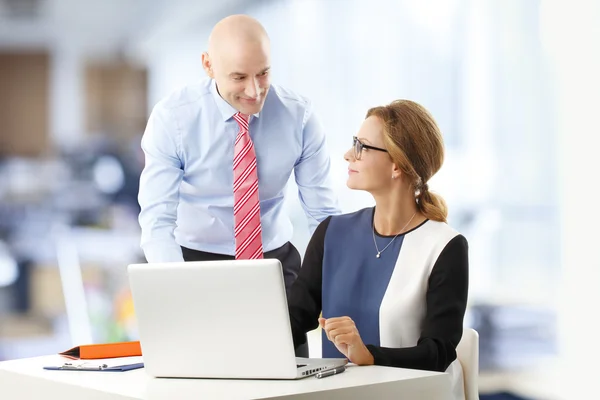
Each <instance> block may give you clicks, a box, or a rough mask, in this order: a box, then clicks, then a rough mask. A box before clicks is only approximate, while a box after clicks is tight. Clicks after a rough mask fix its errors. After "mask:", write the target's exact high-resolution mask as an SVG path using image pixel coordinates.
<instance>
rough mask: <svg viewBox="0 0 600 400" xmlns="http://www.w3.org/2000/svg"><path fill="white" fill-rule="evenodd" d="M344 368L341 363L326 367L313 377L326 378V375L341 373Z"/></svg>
mask: <svg viewBox="0 0 600 400" xmlns="http://www.w3.org/2000/svg"><path fill="white" fill-rule="evenodd" d="M345 370H346V366H345V365H342V366H341V367H337V368H332V369H326V370H325V371H321V372H319V373H318V374H316V375H315V377H316V378H317V379H321V378H326V377H328V376H332V375H337V374H341V373H342V372H344V371H345Z"/></svg>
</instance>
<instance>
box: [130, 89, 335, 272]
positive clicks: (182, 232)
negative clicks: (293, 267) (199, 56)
mask: <svg viewBox="0 0 600 400" xmlns="http://www.w3.org/2000/svg"><path fill="white" fill-rule="evenodd" d="M236 112H237V110H235V109H234V108H233V107H232V106H231V105H229V103H227V102H226V101H225V100H223V99H222V98H221V96H220V95H219V93H218V92H217V90H216V85H215V82H214V80H212V79H205V80H203V81H201V82H199V83H197V84H193V85H189V86H186V87H184V88H182V89H180V90H177V91H175V92H174V93H172V94H171V95H169V96H168V97H167V98H165V99H163V100H161V101H160V102H159V103H158V104H156V106H155V107H154V109H153V110H152V113H151V115H150V118H149V121H148V125H147V127H146V131H145V132H144V136H143V138H142V149H143V150H144V153H145V157H146V164H145V167H144V169H143V171H142V174H141V178H140V191H139V197H138V199H139V203H140V206H141V212H140V215H139V222H140V225H141V228H142V238H141V246H142V249H143V250H144V254H145V255H146V259H147V260H148V262H169V261H183V256H182V252H181V247H180V246H184V247H187V248H190V249H195V250H200V251H206V252H211V253H218V254H227V255H233V254H235V240H234V235H233V229H234V226H233V150H234V141H235V138H236V135H237V133H238V131H239V126H238V124H237V122H236V121H235V120H234V119H233V118H232V117H233V115H234V114H235V113H236ZM250 136H251V137H252V140H253V142H254V146H255V149H256V158H257V163H258V182H259V196H260V214H261V223H262V241H263V248H264V251H265V252H267V251H270V250H273V249H276V248H278V247H280V246H282V245H284V244H285V243H286V242H288V241H289V240H290V239H291V238H292V233H293V229H292V223H291V221H290V218H289V216H288V215H287V214H286V212H285V209H284V197H285V193H286V185H287V182H288V180H289V178H290V176H291V173H292V171H294V176H295V180H296V183H297V185H298V188H299V197H300V203H301V204H302V207H303V208H304V211H305V213H306V216H307V217H308V222H309V229H310V232H311V233H312V232H313V231H314V229H315V228H316V226H317V225H318V223H319V222H320V221H322V220H324V219H325V218H326V217H327V216H329V215H334V214H339V213H340V210H339V207H338V203H337V199H336V196H335V193H334V191H333V189H332V184H331V181H330V173H329V169H330V158H329V152H328V150H327V146H326V141H325V133H324V131H323V128H322V127H321V125H320V124H319V122H318V120H317V118H316V117H315V114H314V113H313V110H312V107H311V103H310V102H309V101H308V100H307V99H305V98H304V97H301V96H299V95H297V94H295V93H293V92H291V91H288V90H286V89H283V88H281V87H279V86H276V85H271V88H270V90H269V93H268V94H267V98H266V99H265V104H264V107H263V109H262V111H261V112H260V114H256V115H253V116H251V118H250Z"/></svg>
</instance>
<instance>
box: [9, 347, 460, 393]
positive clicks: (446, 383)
mask: <svg viewBox="0 0 600 400" xmlns="http://www.w3.org/2000/svg"><path fill="white" fill-rule="evenodd" d="M63 361H64V358H61V357H59V356H45V357H36V358H26V359H21V360H12V361H4V362H0V398H1V399H3V400H4V399H6V400H13V399H19V400H28V399H58V400H71V399H73V400H82V399H86V400H105V399H119V400H125V399H127V400H132V399H136V400H138V399H146V400H166V399H169V400H170V399H174V398H176V399H181V400H186V399H228V400H230V399H276V398H277V399H328V400H336V399H340V400H341V399H343V400H351V399H378V400H379V399H381V400H385V399H398V398H407V399H432V400H433V399H450V379H449V377H448V375H447V374H445V373H438V372H428V371H418V370H410V369H401V368H387V367H377V366H370V367H357V366H349V367H348V369H347V370H346V372H344V373H343V374H340V375H336V376H331V377H327V378H323V379H316V378H313V377H309V378H305V379H301V380H297V381H277V380H268V381H267V380H260V381H259V380H218V379H154V378H151V377H150V376H148V375H147V374H146V371H145V370H144V369H137V370H132V371H127V372H82V371H47V370H44V369H43V368H42V367H43V366H45V365H59V364H57V363H61V362H63Z"/></svg>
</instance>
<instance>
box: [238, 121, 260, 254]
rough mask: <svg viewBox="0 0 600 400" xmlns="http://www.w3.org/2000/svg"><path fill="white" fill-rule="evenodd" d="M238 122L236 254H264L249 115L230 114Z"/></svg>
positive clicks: (254, 155)
mask: <svg viewBox="0 0 600 400" xmlns="http://www.w3.org/2000/svg"><path fill="white" fill-rule="evenodd" d="M233 118H235V120H236V121H237V123H238V124H239V126H240V131H239V133H238V135H237V138H236V139H235V148H234V156H233V223H234V227H235V228H234V236H235V258H236V259H241V260H248V259H249V260H252V259H255V258H263V247H262V232H261V227H260V203H259V198H258V172H257V167H256V154H255V152H254V145H253V144H252V139H250V133H249V132H248V116H247V115H244V114H241V113H237V114H235V115H234V116H233Z"/></svg>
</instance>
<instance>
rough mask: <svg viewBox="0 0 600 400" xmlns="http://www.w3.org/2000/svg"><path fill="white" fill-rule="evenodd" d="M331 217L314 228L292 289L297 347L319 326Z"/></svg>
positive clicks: (290, 298)
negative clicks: (325, 253)
mask: <svg viewBox="0 0 600 400" xmlns="http://www.w3.org/2000/svg"><path fill="white" fill-rule="evenodd" d="M330 220H331V217H327V218H326V219H325V220H323V221H322V222H321V223H320V224H319V226H318V227H317V229H315V232H314V233H313V235H312V237H311V239H310V242H309V243H308V246H307V248H306V253H305V254H304V261H303V262H302V268H300V273H299V274H298V278H296V281H295V282H294V283H293V284H292V287H291V288H290V291H289V295H288V307H289V312H290V323H291V326H292V336H293V338H294V348H297V347H298V346H300V345H301V344H303V343H305V342H306V335H305V334H306V332H309V331H312V330H313V329H316V328H317V326H319V321H318V318H319V315H320V314H321V307H322V303H321V288H322V283H323V276H322V272H323V253H324V251H325V233H326V232H327V227H328V226H329V221H330Z"/></svg>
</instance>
